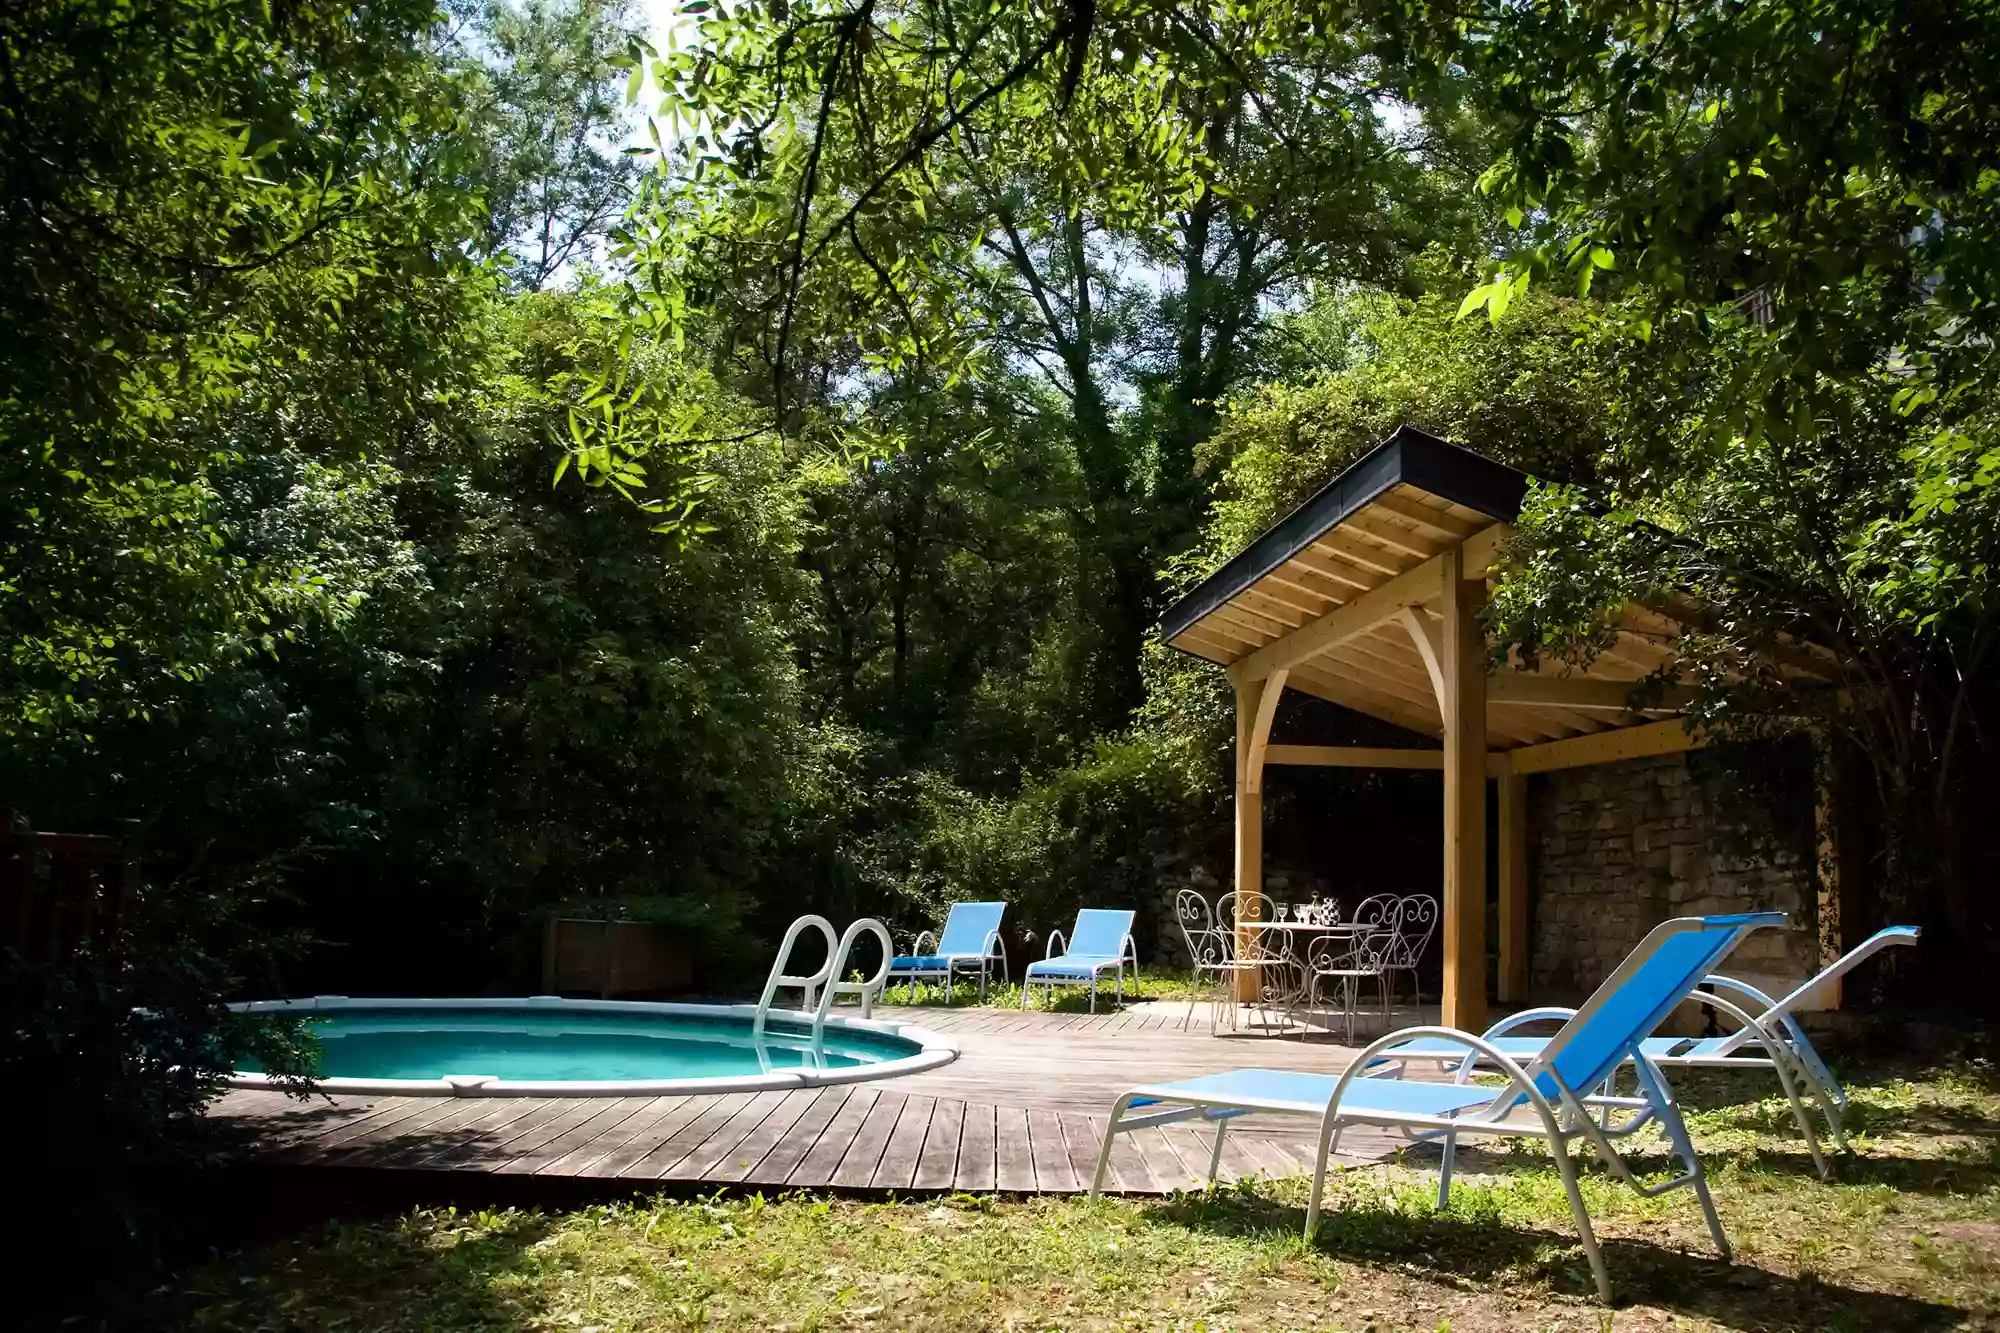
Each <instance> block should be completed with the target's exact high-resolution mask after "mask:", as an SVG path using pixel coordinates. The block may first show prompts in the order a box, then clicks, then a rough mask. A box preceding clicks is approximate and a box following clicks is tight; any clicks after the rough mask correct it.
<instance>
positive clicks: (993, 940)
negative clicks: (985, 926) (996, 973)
mask: <svg viewBox="0 0 2000 1333" xmlns="http://www.w3.org/2000/svg"><path fill="white" fill-rule="evenodd" d="M980 957H982V958H1000V959H1005V958H1006V957H1007V946H1006V945H1004V944H1002V943H1001V942H1000V932H999V931H997V930H989V931H987V932H986V944H985V952H984V953H982V954H981V955H980Z"/></svg>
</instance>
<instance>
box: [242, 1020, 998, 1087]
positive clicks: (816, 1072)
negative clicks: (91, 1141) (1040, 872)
mask: <svg viewBox="0 0 2000 1333" xmlns="http://www.w3.org/2000/svg"><path fill="white" fill-rule="evenodd" d="M241 1008H242V1009H243V1010H245V1011H246V1012H249V1013H268V1014H283V1015H287V1016H292V1017H303V1018H307V1019H309V1020H311V1025H312V1031H313V1035H314V1036H315V1037H316V1038H317V1039H318V1041H319V1043H320V1047H321V1050H322V1052H323V1058H322V1059H321V1061H320V1079H319V1084H318V1086H319V1087H320V1088H321V1089H322V1090H323V1091H326V1092H346V1093H400V1094H404V1095H408V1094H412V1093H417V1094H425V1093H428V1094H434V1095H438V1096H461V1097H482V1096H483V1097H510V1096H511V1097H522V1096H528V1097H532V1096H548V1097H579V1096H603V1097H622V1096H631V1095H650V1094H660V1093H673V1092H749V1091H761V1090H763V1089H770V1088H778V1089H782V1088H803V1087H814V1086H817V1085H819V1084H824V1083H856V1082H860V1081H862V1080H866V1079H881V1078H894V1077H896V1076H898V1075H901V1074H911V1073H915V1072H917V1071H918V1070H922V1069H935V1068H936V1067H938V1066H939V1065H943V1064H948V1063H950V1062H951V1061H952V1060H953V1059H954V1058H956V1056H957V1054H958V1050H957V1048H956V1047H955V1046H953V1045H952V1044H951V1043H950V1042H949V1041H947V1040H946V1039H945V1038H943V1037H940V1036H938V1035H937V1034H935V1033H932V1032H927V1031H925V1030H924V1029H922V1028H919V1027H914V1026H912V1025H910V1024H908V1023H898V1022H890V1021H883V1020H878V1019H865V1018H849V1017H845V1016H838V1017H836V1016H833V1015H829V1016H828V1018H827V1020H826V1029H825V1032H824V1033H823V1035H822V1038H821V1040H820V1041H819V1042H818V1043H815V1042H814V1041H813V1039H812V1025H811V1022H810V1021H809V1019H805V1018H802V1017H801V1016H800V1015H798V1014H796V1013H788V1012H786V1011H784V1010H774V1011H772V1013H771V1014H770V1015H769V1017H768V1018H767V1020H766V1024H765V1028H764V1031H763V1032H762V1033H758V1032H756V1031H755V1030H754V1027H753V1022H754V1019H755V1017H756V1009H755V1006H752V1005H747V1004H746V1005H732V1004H646V1003H640V1002H636V1001H626V1000H564V999H557V998H554V997H541V996H537V997H535V998H532V999H519V1000H402V999H380V1000H377V999H365V1000H364V999H349V998H347V997H344V996H328V995H323V996H320V997H318V998H316V999H311V1000H298V1001H264V1002H259V1003H256V1004H248V1005H243V1006H241ZM229 1082H230V1084H231V1086H233V1087H239V1088H266V1087H271V1086H274V1085H273V1084H272V1083H271V1081H270V1080H269V1079H268V1078H266V1077H265V1075H264V1074H263V1073H262V1072H261V1071H259V1070H256V1069H252V1068H243V1069H238V1070H236V1071H235V1073H234V1074H233V1076H232V1077H231V1078H230V1080H229Z"/></svg>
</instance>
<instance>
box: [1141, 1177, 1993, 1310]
mask: <svg viewBox="0 0 2000 1333" xmlns="http://www.w3.org/2000/svg"><path fill="white" fill-rule="evenodd" d="M1146 1216H1147V1217H1148V1218H1149V1219H1150V1220H1154V1221H1158V1222H1165V1223H1172V1224H1174V1225H1177V1226H1185V1227H1189V1228H1191V1229H1195V1230H1220V1231H1225V1232H1245V1233H1259V1232H1261V1233H1267V1234H1283V1233H1286V1232H1296V1231H1297V1230H1298V1229H1299V1228H1300V1227H1302V1226H1303V1224H1304V1215H1303V1210H1302V1209H1301V1208H1298V1207H1294V1206H1292V1205H1289V1204H1285V1203H1281V1202H1279V1201H1277V1200H1273V1199H1268V1198H1264V1197H1262V1196H1260V1195H1256V1194H1252V1193H1249V1192H1247V1191H1235V1192H1230V1193H1223V1194H1219V1195H1216V1196H1214V1197H1213V1198H1205V1197H1201V1196H1196V1195H1182V1196H1176V1197H1175V1198H1173V1199H1170V1200H1168V1201H1166V1202H1164V1203H1161V1204H1157V1205H1154V1206H1153V1207H1151V1208H1149V1209H1148V1210H1147V1213H1146ZM1600 1241H1601V1242H1602V1245H1603V1249H1604V1258H1605V1262H1606V1263H1607V1264H1608V1265H1609V1267H1610V1270H1611V1282H1612V1287H1613V1290H1614V1293H1615V1295H1616V1297H1617V1301H1618V1303H1619V1304H1631V1303H1645V1304H1651V1305H1658V1306H1661V1307H1663V1308H1666V1309H1669V1310H1672V1311H1674V1312H1675V1313H1677V1314H1680V1315H1683V1316H1689V1317H1695V1318H1701V1319H1708V1320H1714V1321H1717V1322H1719V1323H1722V1324H1724V1325H1726V1326H1727V1327H1731V1328H1756V1329H1762V1330H1768V1331H1769V1333H1807V1331H1808V1330H1812V1331H1813V1333H1819V1331H1820V1330H1827V1329H1835V1330H1856V1331H1857V1333H1858V1331H1859V1330H1863V1329H1865V1330H1869V1333H1889V1331H1891V1330H1896V1331H1900V1330H1929V1329H1941V1328H1950V1327H1954V1326H1956V1325H1958V1324H1959V1323H1960V1322H1961V1321H1962V1320H1964V1319H1965V1318H1966V1317H1967V1314H1968V1312H1967V1311H1965V1310H1962V1309H1960V1308H1958V1307H1956V1306H1951V1305H1944V1304H1940V1303H1937V1302H1934V1301H1924V1300H1917V1299H1914V1298H1911V1297H1906V1296H1897V1295H1892V1294H1887V1293H1883V1292H1875V1291H1866V1290H1861V1289H1858V1288H1852V1287H1846V1286H1842V1285H1840V1284H1838V1283H1835V1282H1828V1281H1824V1280H1822V1279H1819V1278H1817V1277H1789V1276H1786V1275H1784V1274H1781V1273H1773V1272H1770V1271H1768V1270H1766V1269H1761V1268H1755V1267H1751V1266H1749V1265H1746V1264H1730V1263H1725V1262H1723V1261H1722V1260H1721V1259H1720V1258H1718V1257H1716V1256H1714V1255H1712V1254H1707V1255H1704V1254H1693V1253H1688V1252H1685V1251H1681V1250H1676V1249H1669V1248H1667V1247H1666V1246H1663V1245H1653V1244H1648V1243H1646V1242H1644V1241H1639V1240H1632V1239H1626V1238H1608V1237H1603V1236H1600ZM1314 1244H1315V1246H1316V1247H1317V1248H1318V1249H1319V1250H1320V1251H1321V1252H1323V1253H1325V1254H1327V1255H1329V1256H1331V1257H1335V1258H1338V1259H1342V1260H1345V1261H1347V1262H1350V1263H1359V1264H1372V1265H1381V1266H1385V1267H1387V1266H1394V1267H1396V1268H1398V1269H1402V1270H1405V1271H1407V1270H1409V1269H1412V1268H1414V1269H1417V1270H1421V1271H1425V1272H1429V1273H1431V1274H1432V1275H1434V1276H1436V1277H1438V1278H1440V1279H1444V1280H1461V1281H1466V1282H1469V1283H1472V1284H1474V1285H1476V1286H1478V1287H1480V1288H1482V1289H1485V1290H1489V1291H1494V1290H1504V1289H1505V1288H1508V1287H1516V1286H1521V1285H1523V1284H1532V1285H1541V1284H1546V1285H1547V1287H1548V1288H1550V1289H1551V1290H1553V1291H1556V1292H1560V1293H1563V1294H1565V1295H1568V1296H1572V1297H1577V1298H1581V1299H1585V1300H1594V1299H1595V1296H1596V1287H1595V1286H1594V1285H1593V1283H1592V1281H1591V1277H1590V1269H1589V1265H1588V1263H1587V1261H1586V1260H1585V1258H1584V1255H1583V1250H1582V1247H1581V1245H1579V1244H1578V1242H1577V1239H1576V1237H1575V1235H1574V1234H1573V1233H1567V1232H1558V1231H1552V1230H1548V1229H1544V1228H1540V1227H1529V1226H1515V1225H1509V1224H1505V1223H1501V1222H1498V1221H1490V1220H1486V1219H1482V1218H1476V1217H1466V1216H1463V1215H1461V1214H1455V1213H1406V1212H1402V1211H1399V1210H1394V1209H1388V1208H1368V1207H1354V1206H1351V1205H1350V1206H1346V1207H1340V1208H1336V1209H1334V1210H1332V1211H1330V1212H1328V1213H1326V1214H1324V1215H1323V1216H1322V1219H1321V1223H1320V1231H1319V1235H1318V1237H1317V1238H1316V1240H1315V1242H1314Z"/></svg>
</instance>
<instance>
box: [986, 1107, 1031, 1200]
mask: <svg viewBox="0 0 2000 1333" xmlns="http://www.w3.org/2000/svg"><path fill="white" fill-rule="evenodd" d="M993 1157H994V1173H993V1188H994V1189H997V1190H1005V1191H1007V1192H1009V1193H1021V1194H1032V1193H1034V1191H1035V1189H1036V1182H1035V1151H1034V1144H1033V1142H1032V1140H1031V1139H1030V1137H1029V1129H1028V1113H1027V1111H1025V1110H1023V1109H1022V1108H1020V1107H1018V1106H996V1107H994V1108H993Z"/></svg>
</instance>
